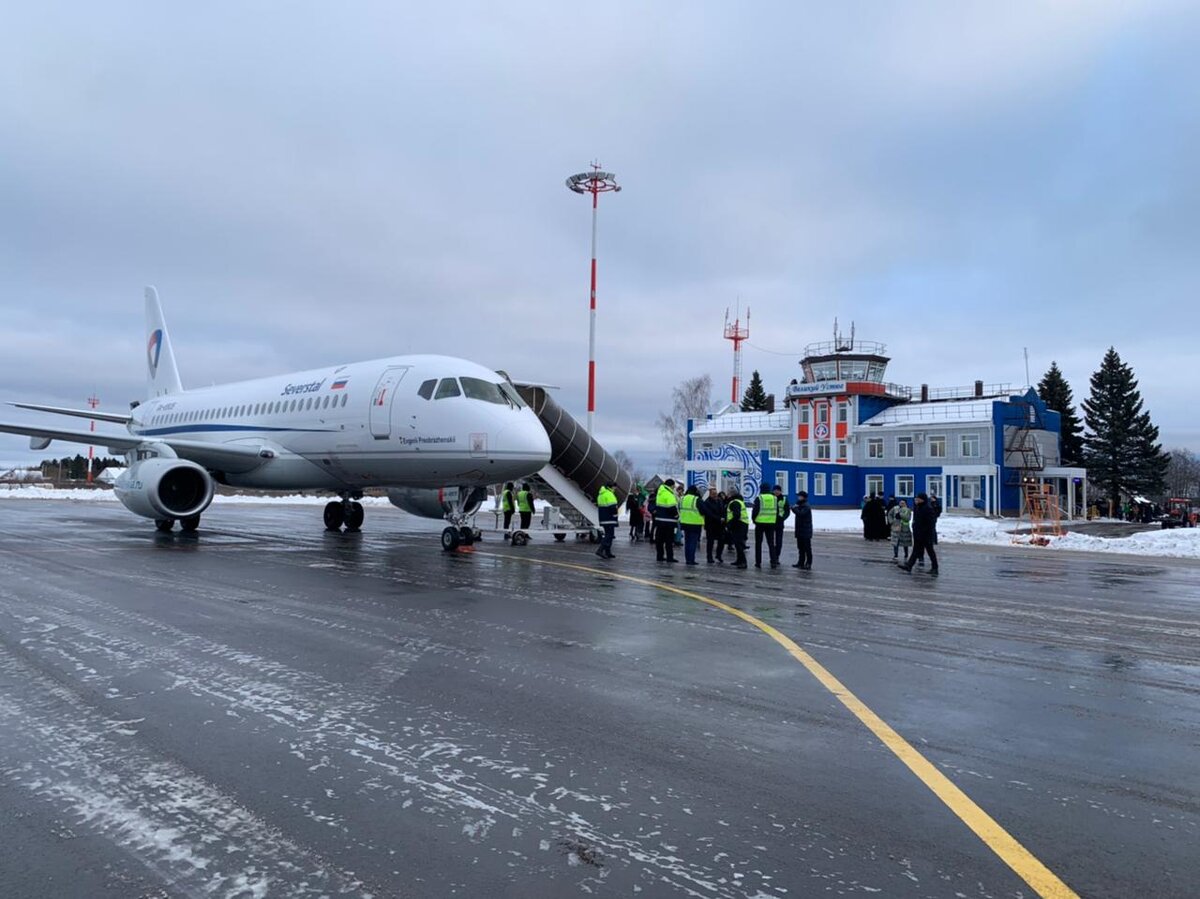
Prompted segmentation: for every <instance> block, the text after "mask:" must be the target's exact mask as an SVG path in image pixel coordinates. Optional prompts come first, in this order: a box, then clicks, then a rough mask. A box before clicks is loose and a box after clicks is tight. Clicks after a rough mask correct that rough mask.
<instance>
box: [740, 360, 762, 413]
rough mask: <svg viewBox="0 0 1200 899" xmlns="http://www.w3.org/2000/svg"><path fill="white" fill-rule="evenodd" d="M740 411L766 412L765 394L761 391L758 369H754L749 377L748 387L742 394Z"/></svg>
mask: <svg viewBox="0 0 1200 899" xmlns="http://www.w3.org/2000/svg"><path fill="white" fill-rule="evenodd" d="M742 411H743V412H766V411H767V392H766V391H765V390H764V389H763V382H762V378H761V377H760V376H759V374H758V369H755V370H754V373H753V374H751V375H750V386H748V387H747V388H746V392H745V393H743V394H742Z"/></svg>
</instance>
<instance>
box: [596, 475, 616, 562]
mask: <svg viewBox="0 0 1200 899" xmlns="http://www.w3.org/2000/svg"><path fill="white" fill-rule="evenodd" d="M596 511H597V512H598V513H599V518H600V527H601V528H603V530H604V536H602V537H601V538H600V548H599V549H598V550H596V555H598V556H599V557H600V558H602V559H615V558H616V556H615V555H613V551H612V545H613V536H614V535H615V534H616V532H617V493H616V491H615V490H613V485H612V484H604V485H603V486H601V488H600V489H599V490H598V491H596Z"/></svg>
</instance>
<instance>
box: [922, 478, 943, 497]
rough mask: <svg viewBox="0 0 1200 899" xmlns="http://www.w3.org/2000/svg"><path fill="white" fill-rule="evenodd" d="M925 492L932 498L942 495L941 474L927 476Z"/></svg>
mask: <svg viewBox="0 0 1200 899" xmlns="http://www.w3.org/2000/svg"><path fill="white" fill-rule="evenodd" d="M925 492H926V493H928V494H929V495H930V496H941V495H942V476H941V475H940V474H927V475H925Z"/></svg>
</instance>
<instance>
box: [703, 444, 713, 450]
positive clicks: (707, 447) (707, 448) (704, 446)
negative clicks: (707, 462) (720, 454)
mask: <svg viewBox="0 0 1200 899" xmlns="http://www.w3.org/2000/svg"><path fill="white" fill-rule="evenodd" d="M700 449H701V450H710V449H712V444H711V443H702V444H700Z"/></svg>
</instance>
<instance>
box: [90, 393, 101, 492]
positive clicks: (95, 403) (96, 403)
mask: <svg viewBox="0 0 1200 899" xmlns="http://www.w3.org/2000/svg"><path fill="white" fill-rule="evenodd" d="M87 402H88V405H89V406H91V407H92V411H93V412H95V411H96V407H97V406H99V405H100V399H99V397H97V396H96V394H94V393H93V394H92V395H91V396H89V397H88V401H87ZM88 430H89V431H92V432H93V433H94V432H95V430H96V419H94V418H93V419H92V420H91V421H90V422H89V424H88ZM87 482H88V483H89V484H90V483H92V447H91V446H90V445H89V446H88V473H87Z"/></svg>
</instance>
